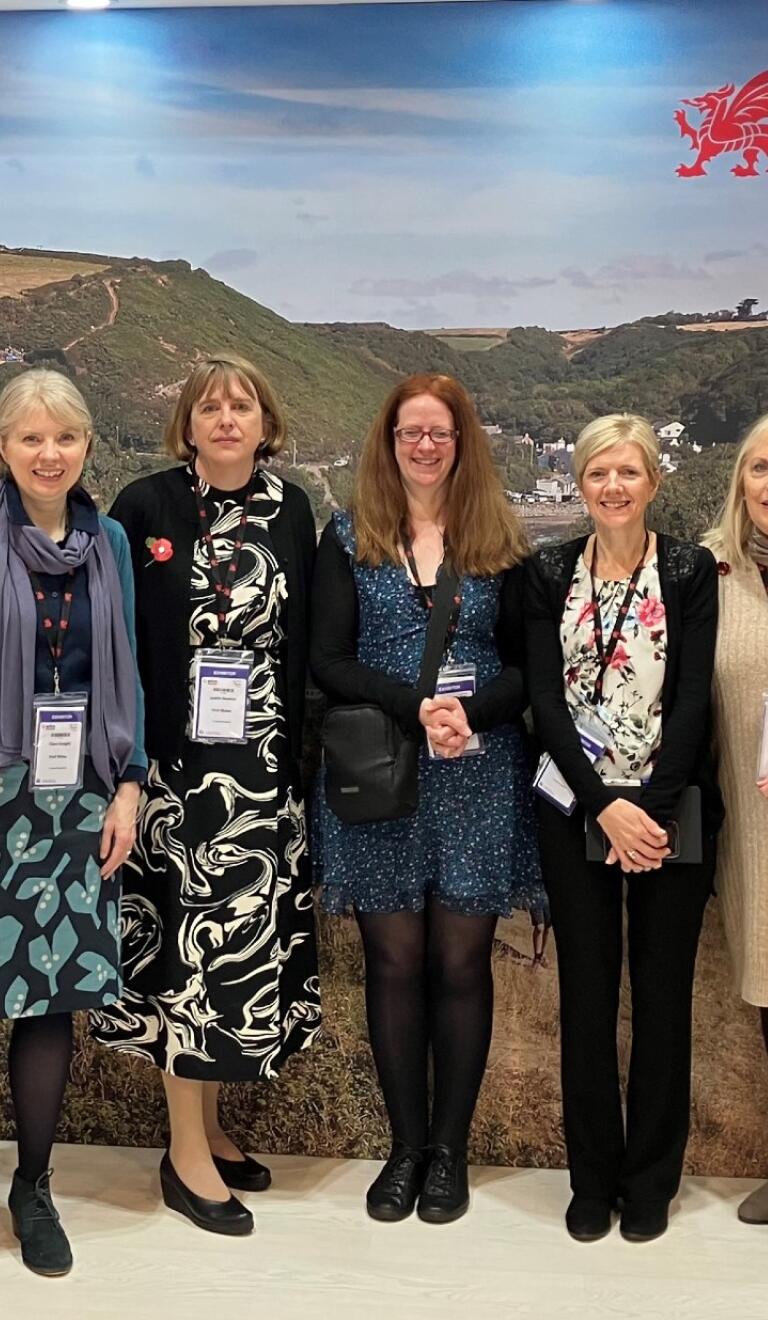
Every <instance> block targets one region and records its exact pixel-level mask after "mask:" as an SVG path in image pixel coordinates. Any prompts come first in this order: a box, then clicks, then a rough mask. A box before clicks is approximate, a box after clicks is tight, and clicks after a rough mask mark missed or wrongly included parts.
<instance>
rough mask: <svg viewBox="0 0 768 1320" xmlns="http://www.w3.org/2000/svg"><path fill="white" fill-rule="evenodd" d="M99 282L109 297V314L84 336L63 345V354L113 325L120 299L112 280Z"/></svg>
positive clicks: (118, 309)
mask: <svg viewBox="0 0 768 1320" xmlns="http://www.w3.org/2000/svg"><path fill="white" fill-rule="evenodd" d="M101 282H102V284H103V285H104V288H105V289H106V291H107V294H108V295H109V312H108V314H107V316H106V318H105V320H103V321H100V322H99V324H98V325H94V326H92V327H91V329H90V330H87V331H86V333H85V334H84V335H78V337H77V339H72V340H70V342H69V343H68V344H65V345H64V349H63V351H64V352H65V353H68V352H69V350H70V349H71V348H74V347H75V345H76V344H81V343H82V342H83V340H84V339H89V338H90V336H91V335H96V334H98V333H99V331H100V330H108V329H109V327H110V326H111V325H114V324H115V321H116V320H117V314H118V312H119V311H120V299H119V298H118V296H117V286H116V283H115V281H114V280H110V279H106V280H102V281H101Z"/></svg>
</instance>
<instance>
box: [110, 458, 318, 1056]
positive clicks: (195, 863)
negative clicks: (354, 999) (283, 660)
mask: <svg viewBox="0 0 768 1320" xmlns="http://www.w3.org/2000/svg"><path fill="white" fill-rule="evenodd" d="M203 491H204V494H205V498H206V502H207V506H208V512H209V517H210V523H211V531H212V534H213V538H214V545H215V549H216V554H217V556H218V557H219V559H220V561H222V562H223V563H224V564H227V563H228V562H229V560H230V558H231V555H232V546H233V539H234V534H235V532H236V530H237V528H238V524H239V521H240V518H241V516H242V506H243V499H244V495H245V491H232V492H226V491H218V490H214V489H213V488H212V487H207V488H206V487H203ZM282 491H283V488H282V483H281V481H280V480H279V478H277V477H275V476H273V475H272V474H271V473H267V472H264V471H262V472H260V474H259V486H258V487H257V498H256V499H255V501H253V502H252V503H251V505H250V512H249V518H248V530H247V534H246V537H245V541H244V544H243V550H242V555H241V558H240V564H239V567H238V573H237V579H236V582H235V585H234V587H233V591H232V603H231V608H230V611H229V615H228V618H227V634H228V636H229V637H230V638H232V639H234V640H237V641H238V643H239V642H241V641H242V645H243V646H245V647H248V648H249V649H250V650H252V651H253V652H254V655H255V663H254V669H253V675H252V679H251V685H250V692H249V703H248V712H247V723H246V731H247V737H248V741H247V743H245V744H242V745H238V744H234V745H233V744H204V743H199V742H191V741H190V740H189V739H188V738H187V739H186V740H185V742H184V751H183V754H182V756H181V758H180V759H179V760H178V761H176V762H174V763H173V764H163V763H161V762H157V761H152V762H151V763H150V769H149V777H148V781H147V789H146V795H145V799H144V802H143V806H142V811H141V816H140V821H139V837H138V841H137V844H136V848H135V850H134V853H133V856H132V859H131V861H130V862H129V864H128V865H127V866H126V868H125V869H124V873H123V903H122V930H123V977H124V993H123V998H122V1000H121V1001H120V1003H119V1004H117V1005H115V1006H114V1007H110V1008H109V1009H107V1010H105V1011H103V1012H97V1013H94V1014H93V1022H92V1030H93V1033H94V1035H95V1036H96V1039H97V1040H100V1041H101V1042H102V1043H103V1044H105V1045H109V1046H112V1047H113V1048H117V1049H119V1050H123V1051H125V1052H127V1053H131V1054H138V1055H140V1056H142V1057H143V1058H145V1059H148V1060H149V1061H151V1062H153V1063H155V1064H157V1065H158V1066H159V1067H160V1068H163V1069H164V1070H165V1071H167V1072H170V1073H174V1074H175V1075H177V1076H179V1077H189V1078H194V1079H196V1080H200V1081H240V1080H257V1079H260V1078H266V1077H274V1076H275V1075H276V1074H277V1072H278V1070H279V1068H280V1066H281V1064H282V1063H283V1062H284V1061H285V1059H286V1058H288V1057H289V1056H290V1055H291V1054H293V1053H295V1052H296V1051H297V1050H300V1049H304V1048H306V1047H307V1046H308V1045H310V1044H311V1043H312V1040H313V1039H314V1037H315V1035H316V1033H317V1030H318V1027H319V1022H320V1001H319V994H318V982H317V961H316V951H315V942H314V928H313V916H312V895H311V890H310V885H309V882H308V878H307V877H308V868H307V867H306V865H305V862H306V828H305V820H304V806H303V802H302V801H301V797H300V794H299V793H298V791H297V789H296V786H295V784H294V783H293V782H292V769H291V759H290V754H289V751H288V742H287V737H286V732H285V725H284V715H283V701H282V699H281V687H282V675H281V669H280V642H281V640H282V636H283V634H282V631H281V623H280V620H281V607H282V603H283V601H284V600H285V597H286V582H285V576H284V574H283V572H282V571H281V568H280V565H279V563H278V560H277V557H276V554H275V550H274V547H273V545H272V542H271V538H270V534H269V524H270V522H271V520H272V519H273V518H274V517H276V515H277V514H278V512H279V509H280V503H281V500H282ZM189 629H190V651H191V653H192V652H194V650H195V649H197V648H198V647H200V646H211V645H214V644H215V641H216V629H217V621H216V606H215V599H214V591H213V587H212V580H211V574H210V569H209V565H208V559H207V555H206V551H205V547H204V546H203V543H202V541H201V540H198V541H197V542H196V545H195V551H194V560H193V568H192V583H191V614H190V624H189Z"/></svg>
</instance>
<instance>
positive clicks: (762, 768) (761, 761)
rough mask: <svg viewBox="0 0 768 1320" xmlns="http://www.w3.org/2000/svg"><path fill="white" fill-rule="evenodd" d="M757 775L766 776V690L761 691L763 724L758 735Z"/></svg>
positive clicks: (767, 758) (767, 729)
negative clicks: (759, 735)
mask: <svg viewBox="0 0 768 1320" xmlns="http://www.w3.org/2000/svg"><path fill="white" fill-rule="evenodd" d="M757 777H758V779H765V778H767V777H768V692H764V693H763V724H762V734H761V737H760V755H759V756H758V758H757Z"/></svg>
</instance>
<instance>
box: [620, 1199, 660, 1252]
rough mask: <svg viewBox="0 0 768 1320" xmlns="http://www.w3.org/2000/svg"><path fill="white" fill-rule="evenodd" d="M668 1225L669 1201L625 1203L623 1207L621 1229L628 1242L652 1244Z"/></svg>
mask: <svg viewBox="0 0 768 1320" xmlns="http://www.w3.org/2000/svg"><path fill="white" fill-rule="evenodd" d="M668 1224H669V1202H668V1201H625V1202H624V1205H623V1206H622V1210H621V1224H620V1225H619V1228H620V1231H621V1236H622V1237H623V1238H626V1240H627V1242H652V1241H653V1239H654V1238H658V1237H661V1235H662V1233H666V1231H667V1225H668Z"/></svg>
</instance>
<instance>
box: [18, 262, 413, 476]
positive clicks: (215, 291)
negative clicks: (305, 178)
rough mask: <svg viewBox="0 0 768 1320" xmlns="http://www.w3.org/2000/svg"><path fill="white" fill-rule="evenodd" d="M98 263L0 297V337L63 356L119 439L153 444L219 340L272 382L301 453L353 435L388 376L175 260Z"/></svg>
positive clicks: (134, 445)
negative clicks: (195, 368) (188, 379)
mask: <svg viewBox="0 0 768 1320" xmlns="http://www.w3.org/2000/svg"><path fill="white" fill-rule="evenodd" d="M37 255H40V254H37ZM104 261H105V262H108V263H109V264H108V267H107V269H106V270H104V271H102V272H101V273H99V274H98V275H96V276H91V277H77V278H76V279H74V280H70V281H65V282H60V283H56V284H49V285H47V286H43V287H38V288H35V289H32V290H31V291H30V292H28V293H27V294H25V295H24V296H23V297H20V298H0V345H2V344H3V343H10V344H12V345H13V346H14V347H18V348H22V349H24V350H25V351H26V352H27V354H28V355H29V354H31V355H32V357H33V359H36V360H42V359H43V358H44V357H45V355H48V356H49V357H50V359H51V360H52V361H53V362H58V363H59V364H61V363H62V361H65V362H66V364H67V365H68V366H69V368H70V370H71V371H72V372H73V374H74V375H75V376H76V378H77V380H78V382H79V383H82V385H83V388H84V390H85V391H86V393H87V394H88V397H89V399H90V401H91V402H92V404H93V406H94V410H95V414H96V417H97V420H98V422H99V426H100V429H101V430H103V431H106V432H107V433H109V434H112V435H115V436H117V437H118V441H119V444H120V445H121V446H122V447H123V448H130V449H135V450H137V451H139V452H148V451H155V450H156V449H157V445H158V442H159V439H160V435H161V432H162V426H163V422H164V419H165V417H166V415H167V413H168V409H169V406H170V401H171V400H172V398H173V397H174V394H175V392H177V390H178V386H179V384H180V382H181V381H182V380H183V379H184V377H185V376H186V375H187V373H188V372H189V370H190V368H191V367H192V365H193V364H194V362H195V361H196V360H198V359H199V358H200V357H201V356H204V355H206V354H207V353H210V352H214V351H216V350H217V349H227V348H228V349H232V350H236V351H237V352H239V353H242V354H244V355H245V356H247V357H250V358H252V359H253V360H254V361H255V362H257V363H258V365H259V366H260V367H261V369H262V370H263V371H264V372H265V373H266V375H267V376H268V377H269V378H270V380H271V381H272V382H273V384H274V385H275V387H276V389H277V391H278V393H279V395H280V397H281V399H282V400H283V402H284V404H285V406H286V409H287V411H288V415H289V420H290V431H291V436H292V438H293V439H295V441H296V445H297V450H298V458H299V459H300V460H302V459H304V460H310V459H313V458H321V457H323V456H324V455H327V454H329V453H331V454H333V453H339V452H344V451H345V450H346V449H348V448H350V447H351V446H352V445H354V444H355V443H356V442H357V441H358V440H359V438H360V436H361V434H362V433H363V432H364V430H365V428H366V426H367V424H368V422H369V421H370V417H371V414H372V413H373V411H374V410H375V408H376V405H377V403H378V402H379V400H380V398H381V397H382V395H383V394H384V393H385V391H386V389H387V387H388V385H389V383H390V380H391V376H388V375H387V374H386V373H382V372H381V371H380V370H377V369H374V368H373V367H372V366H369V365H368V364H366V363H365V362H363V361H362V360H361V359H360V357H359V355H357V354H354V353H350V352H347V351H346V350H345V349H344V348H343V347H341V346H336V345H330V344H329V343H328V341H327V339H326V337H325V336H324V335H323V334H322V333H319V332H318V331H316V330H313V329H311V328H305V327H301V326H295V325H292V324H291V323H290V322H289V321H286V320H284V319H283V318H282V317H280V316H277V315H276V314H275V313H274V312H271V311H269V310H268V309H267V308H265V307H261V306H260V305H259V304H258V303H256V302H253V300H252V299H250V298H246V297H245V296H244V295H243V294H240V293H237V292H235V290H233V289H230V288H228V287H227V285H225V284H222V283H221V282H220V281H218V280H214V279H212V278H211V277H210V276H209V275H208V274H206V272H205V271H203V270H192V269H191V268H190V267H189V266H188V265H187V263H186V262H180V261H175V262H149V261H138V260H137V261H115V260H111V259H110V258H104ZM1 278H2V261H1V260H0V280H1ZM113 314H114V321H113V323H109V322H110V318H111V317H112V316H113ZM62 355H63V358H62ZM3 370H4V371H5V372H6V373H7V372H8V370H9V368H7V367H6V368H4V369H3Z"/></svg>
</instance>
